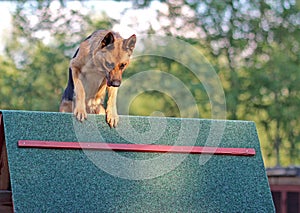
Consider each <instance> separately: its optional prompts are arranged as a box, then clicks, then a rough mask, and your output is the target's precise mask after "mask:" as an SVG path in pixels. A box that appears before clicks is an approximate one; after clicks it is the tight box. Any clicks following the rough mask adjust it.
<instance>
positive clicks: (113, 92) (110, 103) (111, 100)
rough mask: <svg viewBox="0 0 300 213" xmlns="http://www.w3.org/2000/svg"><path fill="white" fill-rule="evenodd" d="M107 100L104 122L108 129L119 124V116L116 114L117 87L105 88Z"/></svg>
mask: <svg viewBox="0 0 300 213" xmlns="http://www.w3.org/2000/svg"><path fill="white" fill-rule="evenodd" d="M107 91H108V100H107V107H106V122H107V123H108V124H109V126H110V127H116V126H117V125H118V122H119V116H118V112H117V93H118V87H107Z"/></svg>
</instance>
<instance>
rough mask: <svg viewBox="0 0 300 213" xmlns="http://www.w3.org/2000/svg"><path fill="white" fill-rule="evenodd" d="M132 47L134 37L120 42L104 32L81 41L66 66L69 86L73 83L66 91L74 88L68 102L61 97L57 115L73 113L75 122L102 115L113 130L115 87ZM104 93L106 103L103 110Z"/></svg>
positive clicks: (117, 84)
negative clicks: (106, 97)
mask: <svg viewBox="0 0 300 213" xmlns="http://www.w3.org/2000/svg"><path fill="white" fill-rule="evenodd" d="M135 43H136V36H135V35H132V36H131V37H129V38H128V39H123V38H122V37H121V36H120V35H119V34H118V33H115V32H112V31H106V30H98V31H96V32H94V33H93V34H92V35H91V36H89V37H88V38H87V39H86V40H84V41H83V42H82V43H81V44H80V46H79V49H78V50H77V52H76V54H75V56H74V58H73V59H72V60H71V62H70V74H71V75H72V79H71V80H72V81H73V82H69V84H70V83H71V84H72V83H73V87H71V86H70V88H74V98H73V100H68V99H67V98H66V97H65V94H64V96H63V98H62V102H61V105H60V112H73V113H74V115H75V116H76V118H77V119H78V120H79V121H83V120H84V119H86V118H87V113H93V114H106V121H107V123H108V124H109V125H110V126H111V127H116V126H117V124H118V121H119V116H118V113H117V105H116V98H117V92H118V87H119V86H120V83H121V81H122V73H123V72H124V70H125V69H126V67H127V66H128V64H129V60H130V56H131V55H132V52H133V49H134V47H135ZM71 80H70V79H69V81H71ZM68 87H69V85H68ZM106 90H107V92H108V100H107V107H106V110H105V109H104V106H103V104H104V98H105V95H106ZM66 91H67V89H66ZM66 91H65V93H66ZM64 97H65V98H64ZM69 99H70V98H69Z"/></svg>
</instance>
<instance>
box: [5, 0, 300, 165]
mask: <svg viewBox="0 0 300 213" xmlns="http://www.w3.org/2000/svg"><path fill="white" fill-rule="evenodd" d="M60 2H61V7H60V8H59V9H58V10H56V11H55V13H54V12H53V10H51V9H50V4H51V1H43V0H38V1H30V2H26V1H17V2H15V4H16V5H17V6H16V10H15V11H14V12H13V14H12V15H13V28H12V33H11V34H9V35H7V37H6V42H5V51H4V53H2V54H1V55H0V72H1V78H0V88H1V90H0V97H1V98H0V108H1V109H25V110H44V111H57V110H58V106H59V102H60V97H61V95H62V92H63V89H64V87H65V86H66V83H67V73H68V72H67V69H68V64H69V60H70V58H71V57H72V55H73V54H74V51H75V48H76V47H77V46H78V44H79V43H80V41H81V40H82V39H83V38H85V37H86V36H87V35H89V34H90V33H91V32H93V31H94V30H95V29H99V28H104V29H110V28H112V27H113V26H114V25H115V24H117V23H119V22H120V20H113V19H112V18H110V17H109V16H108V15H109V14H105V13H101V14H100V15H98V16H95V15H94V14H95V13H99V11H95V10H92V9H91V10H88V11H89V12H88V13H82V12H81V10H71V9H68V8H67V7H66V2H65V1H60ZM161 2H163V3H164V6H165V7H166V8H167V11H161V10H158V11H157V13H158V15H157V17H156V19H157V22H158V23H161V27H160V29H159V30H155V29H154V28H153V27H152V26H151V24H149V29H147V30H145V31H144V33H159V34H163V35H171V36H175V37H178V38H180V39H182V40H185V41H187V42H189V43H190V44H191V45H193V46H194V47H195V48H198V49H199V50H200V51H201V52H202V53H203V54H204V56H205V57H206V58H207V59H208V61H209V62H210V63H211V64H212V65H213V67H214V69H215V70H216V72H217V73H218V75H219V77H220V79H221V81H222V85H223V88H224V91H225V95H226V105H227V119H243V120H254V121H255V122H256V124H257V127H258V131H259V137H260V140H261V142H262V149H263V154H264V160H265V163H266V165H267V166H275V165H283V166H287V165H291V164H293V165H295V164H300V121H299V118H300V110H299V109H300V10H299V9H300V4H299V1H295V0H269V1H262V0H255V1H244V0H233V1H219V0H206V1H193V0H191V1H183V0H182V1H170V2H165V1H163V0H162V1H161ZM95 4H97V2H95ZM149 6H151V1H147V0H144V1H141V0H138V1H137V0H136V1H132V8H131V9H134V10H141V9H145V8H147V7H149ZM124 12H126V11H125V10H124ZM32 14H34V15H32ZM145 15H146V14H145ZM33 18H35V21H34V22H33V21H32V19H33ZM129 24H131V27H132V28H133V29H135V28H138V26H137V25H138V24H136V23H134V22H133V23H129ZM41 33H42V34H43V33H44V34H47V35H49V36H50V37H51V40H50V42H45V41H44V40H43V39H41V36H40V35H41ZM141 60H142V62H143V63H141ZM149 69H155V70H163V71H167V72H170V73H171V74H172V75H175V76H176V77H178V78H179V79H181V80H182V81H183V82H184V83H186V85H187V86H188V88H189V90H190V91H191V93H192V94H193V96H194V97H195V100H196V102H197V104H198V108H199V112H200V117H201V118H210V115H211V112H210V103H209V100H208V97H207V94H206V92H205V89H204V88H203V86H202V85H201V82H198V81H197V80H195V76H193V74H192V73H191V72H189V70H188V69H186V68H185V67H183V66H181V65H180V64H178V63H176V62H175V61H172V60H170V59H166V58H161V57H154V56H147V57H144V58H142V59H140V60H139V61H137V62H135V61H133V62H132V64H131V65H130V67H129V68H128V69H127V70H126V72H125V73H124V74H125V78H126V77H130V76H131V75H133V74H134V73H137V72H139V71H141V70H149ZM153 111H161V112H163V113H164V114H165V115H166V116H177V117H179V116H180V112H179V110H178V107H177V106H176V104H175V103H174V101H173V100H172V98H171V97H168V96H167V95H165V94H162V93H160V92H156V91H154V92H145V93H143V94H141V95H139V96H138V97H137V98H136V99H135V100H134V101H133V102H132V104H131V106H130V114H133V115H150V114H151V113H152V112H153Z"/></svg>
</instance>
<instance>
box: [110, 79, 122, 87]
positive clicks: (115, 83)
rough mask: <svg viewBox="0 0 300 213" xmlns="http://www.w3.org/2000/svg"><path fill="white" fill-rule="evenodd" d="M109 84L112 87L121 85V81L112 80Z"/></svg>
mask: <svg viewBox="0 0 300 213" xmlns="http://www.w3.org/2000/svg"><path fill="white" fill-rule="evenodd" d="M111 85H112V86H113V87H119V86H120V85H121V81H120V80H113V81H112V82H111Z"/></svg>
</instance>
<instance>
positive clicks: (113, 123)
mask: <svg viewBox="0 0 300 213" xmlns="http://www.w3.org/2000/svg"><path fill="white" fill-rule="evenodd" d="M106 122H107V123H108V125H109V126H110V128H116V127H117V125H118V122H119V116H118V115H114V116H112V115H110V116H109V115H108V116H107V118H106Z"/></svg>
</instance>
